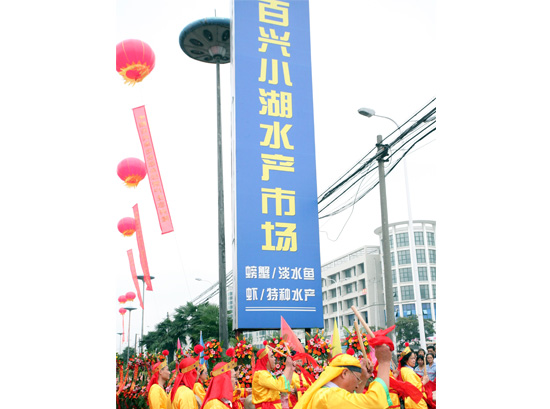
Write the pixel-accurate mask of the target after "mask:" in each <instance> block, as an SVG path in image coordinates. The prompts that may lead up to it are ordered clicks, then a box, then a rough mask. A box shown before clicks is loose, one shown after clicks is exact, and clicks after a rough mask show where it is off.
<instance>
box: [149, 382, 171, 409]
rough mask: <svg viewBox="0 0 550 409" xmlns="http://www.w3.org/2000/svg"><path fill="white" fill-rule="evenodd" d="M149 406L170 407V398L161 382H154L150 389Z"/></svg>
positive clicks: (152, 407)
mask: <svg viewBox="0 0 550 409" xmlns="http://www.w3.org/2000/svg"><path fill="white" fill-rule="evenodd" d="M148 398H149V408H150V409H169V408H170V406H169V402H170V398H168V395H167V394H166V392H165V391H164V389H163V388H162V386H160V385H159V384H156V383H154V384H153V385H151V389H149V396H148Z"/></svg>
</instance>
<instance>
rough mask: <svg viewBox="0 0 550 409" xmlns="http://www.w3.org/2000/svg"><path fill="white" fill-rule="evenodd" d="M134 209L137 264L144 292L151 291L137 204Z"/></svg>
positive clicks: (151, 286)
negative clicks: (137, 251) (143, 281)
mask: <svg viewBox="0 0 550 409" xmlns="http://www.w3.org/2000/svg"><path fill="white" fill-rule="evenodd" d="M132 209H134V219H135V221H136V239H137V244H138V250H139V262H140V263H141V269H142V270H143V279H144V280H145V284H146V286H147V287H145V290H147V291H153V284H152V283H151V275H150V274H149V265H148V264H147V254H145V243H144V242H143V232H142V231H141V221H140V220H139V210H138V205H137V203H136V204H135V205H134V207H132Z"/></svg>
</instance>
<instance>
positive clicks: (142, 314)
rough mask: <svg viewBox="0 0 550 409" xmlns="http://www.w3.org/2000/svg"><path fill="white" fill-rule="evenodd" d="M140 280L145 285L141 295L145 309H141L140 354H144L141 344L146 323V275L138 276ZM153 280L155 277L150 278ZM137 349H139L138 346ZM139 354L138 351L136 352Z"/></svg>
mask: <svg viewBox="0 0 550 409" xmlns="http://www.w3.org/2000/svg"><path fill="white" fill-rule="evenodd" d="M137 278H138V280H141V281H142V282H143V285H142V291H141V293H142V294H143V298H142V300H141V301H143V308H142V309H141V338H140V352H143V345H141V343H142V342H143V323H144V318H145V276H144V275H139V276H137ZM150 278H151V280H154V279H155V277H153V276H150ZM136 348H137V345H136ZM136 352H137V350H136Z"/></svg>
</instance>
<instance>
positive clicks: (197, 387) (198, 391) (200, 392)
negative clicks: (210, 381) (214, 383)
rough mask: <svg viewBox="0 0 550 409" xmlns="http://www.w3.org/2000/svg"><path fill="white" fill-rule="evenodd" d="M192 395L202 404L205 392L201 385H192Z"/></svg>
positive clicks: (196, 383) (197, 383) (198, 383)
mask: <svg viewBox="0 0 550 409" xmlns="http://www.w3.org/2000/svg"><path fill="white" fill-rule="evenodd" d="M193 393H194V394H195V395H197V396H198V397H199V398H200V400H201V402H204V397H205V396H206V391H205V390H204V387H203V386H202V383H200V382H195V385H193Z"/></svg>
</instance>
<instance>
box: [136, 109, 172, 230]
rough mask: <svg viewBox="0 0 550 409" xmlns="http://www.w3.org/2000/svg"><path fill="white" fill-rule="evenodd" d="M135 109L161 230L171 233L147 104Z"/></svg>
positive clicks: (170, 222)
mask: <svg viewBox="0 0 550 409" xmlns="http://www.w3.org/2000/svg"><path fill="white" fill-rule="evenodd" d="M133 111H134V119H135V121H136V126H137V130H138V134H139V140H140V141H141V148H142V149H143V157H144V158H145V166H146V167H147V176H148V177H149V185H150V186H151V193H152V194H153V200H154V202H155V207H156V208H157V216H158V219H159V223H160V230H161V232H162V234H164V233H170V232H172V231H174V227H173V226H172V219H171V217H170V212H169V211H168V203H167V202H166V196H165V194H164V187H163V186H162V180H161V178H160V171H159V166H158V163H157V157H156V156H155V148H153V139H151V131H150V130H149V123H148V122H147V114H146V113H145V106H140V107H137V108H134V109H133Z"/></svg>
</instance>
